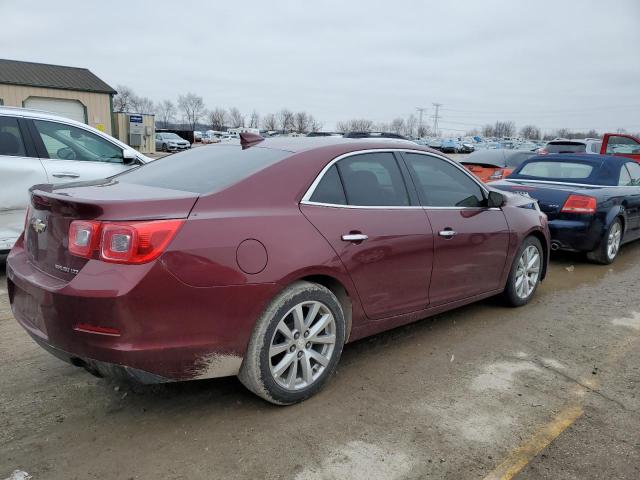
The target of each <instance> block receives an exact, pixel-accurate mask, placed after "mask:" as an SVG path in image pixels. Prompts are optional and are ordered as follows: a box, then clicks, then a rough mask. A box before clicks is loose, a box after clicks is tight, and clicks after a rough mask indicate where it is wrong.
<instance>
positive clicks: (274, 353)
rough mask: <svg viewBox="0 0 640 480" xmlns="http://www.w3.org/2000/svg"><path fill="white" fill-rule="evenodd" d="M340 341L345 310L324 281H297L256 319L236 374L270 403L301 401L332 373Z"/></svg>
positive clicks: (313, 392)
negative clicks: (324, 284)
mask: <svg viewBox="0 0 640 480" xmlns="http://www.w3.org/2000/svg"><path fill="white" fill-rule="evenodd" d="M344 341H345V321H344V313H343V311H342V306H341V305H340V302H339V301H338V299H337V298H336V296H335V295H334V294H333V293H332V292H331V291H330V290H329V289H327V288H325V287H323V286H322V285H318V284H316V283H311V282H305V281H299V282H295V283H293V284H292V285H290V286H289V287H287V288H286V289H285V290H283V291H282V292H281V293H280V294H278V295H277V296H276V297H275V298H274V299H273V300H272V301H271V303H270V304H269V305H268V306H267V308H266V309H265V310H264V312H263V313H262V315H261V316H260V318H259V319H258V321H257V322H256V326H255V328H254V331H253V334H252V336H251V340H250V342H249V347H248V348H247V352H246V354H245V357H244V360H243V362H242V367H241V368H240V373H239V375H238V377H239V379H240V381H241V382H242V383H243V384H244V386H245V387H247V388H248V389H249V390H251V391H252V392H253V393H255V394H256V395H258V396H260V397H262V398H264V399H265V400H267V401H268V402H271V403H274V404H276V405H291V404H293V403H297V402H301V401H303V400H306V399H307V398H309V397H311V396H313V395H315V394H316V393H318V392H319V391H320V390H321V389H322V387H323V386H324V385H325V383H326V382H327V380H328V379H329V377H331V375H332V374H333V372H334V371H335V369H336V366H337V364H338V361H339V360H340V355H341V354H342V347H343V346H344Z"/></svg>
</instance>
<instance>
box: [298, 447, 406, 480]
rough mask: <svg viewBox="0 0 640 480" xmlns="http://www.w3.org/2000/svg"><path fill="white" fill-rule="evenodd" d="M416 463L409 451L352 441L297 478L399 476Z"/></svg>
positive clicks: (360, 479) (355, 479)
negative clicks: (395, 450) (407, 452)
mask: <svg viewBox="0 0 640 480" xmlns="http://www.w3.org/2000/svg"><path fill="white" fill-rule="evenodd" d="M413 464H414V461H413V460H412V459H411V457H409V455H407V454H406V453H403V452H394V451H390V450H389V449H387V448H383V447H380V446H378V445H374V444H371V443H366V442H361V441H353V442H349V443H347V444H346V445H342V446H340V447H339V448H336V449H335V450H333V451H332V452H331V453H330V454H329V456H328V457H327V458H325V459H324V460H323V461H322V464H321V465H320V466H318V467H309V468H307V469H305V470H304V471H302V472H300V473H299V474H298V475H296V480H328V479H341V478H345V479H346V478H348V479H350V480H372V479H374V478H385V479H387V478H388V479H399V478H402V477H404V476H405V475H407V474H408V473H409V472H410V471H411V468H412V467H413Z"/></svg>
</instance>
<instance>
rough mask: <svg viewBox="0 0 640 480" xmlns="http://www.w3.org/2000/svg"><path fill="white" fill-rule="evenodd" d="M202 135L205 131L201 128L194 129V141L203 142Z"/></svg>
mask: <svg viewBox="0 0 640 480" xmlns="http://www.w3.org/2000/svg"><path fill="white" fill-rule="evenodd" d="M202 135H203V133H202V132H201V131H200V130H194V131H193V141H194V142H195V143H197V142H201V141H202Z"/></svg>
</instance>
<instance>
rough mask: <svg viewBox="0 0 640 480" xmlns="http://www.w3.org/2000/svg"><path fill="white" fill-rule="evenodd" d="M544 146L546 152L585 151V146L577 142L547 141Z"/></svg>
mask: <svg viewBox="0 0 640 480" xmlns="http://www.w3.org/2000/svg"><path fill="white" fill-rule="evenodd" d="M544 148H545V150H546V151H547V152H548V153H580V152H586V151H587V146H586V145H585V144H584V143H579V142H554V143H548V144H547V146H546V147H544Z"/></svg>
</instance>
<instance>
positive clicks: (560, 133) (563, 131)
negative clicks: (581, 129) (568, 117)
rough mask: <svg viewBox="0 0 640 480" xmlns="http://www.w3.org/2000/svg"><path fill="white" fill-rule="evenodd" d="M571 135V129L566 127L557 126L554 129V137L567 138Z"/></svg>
mask: <svg viewBox="0 0 640 480" xmlns="http://www.w3.org/2000/svg"><path fill="white" fill-rule="evenodd" d="M570 136H571V130H569V129H568V128H559V129H557V130H556V137H558V138H569V137H570Z"/></svg>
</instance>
